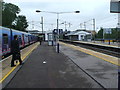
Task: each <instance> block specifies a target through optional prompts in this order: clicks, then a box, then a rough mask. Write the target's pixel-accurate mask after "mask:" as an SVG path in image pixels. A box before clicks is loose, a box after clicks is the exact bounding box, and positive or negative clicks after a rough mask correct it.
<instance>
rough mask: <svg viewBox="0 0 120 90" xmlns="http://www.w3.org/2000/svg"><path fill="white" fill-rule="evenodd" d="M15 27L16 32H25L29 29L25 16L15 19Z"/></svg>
mask: <svg viewBox="0 0 120 90" xmlns="http://www.w3.org/2000/svg"><path fill="white" fill-rule="evenodd" d="M13 26H14V27H13V28H14V29H16V30H20V31H25V30H26V28H27V27H28V22H27V20H26V17H25V16H23V15H19V16H18V17H17V18H16V19H15V21H14V25H13Z"/></svg>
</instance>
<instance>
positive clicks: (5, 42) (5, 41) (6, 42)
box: [3, 34, 8, 44]
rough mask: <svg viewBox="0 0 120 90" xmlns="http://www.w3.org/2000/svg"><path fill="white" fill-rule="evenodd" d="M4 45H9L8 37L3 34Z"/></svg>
mask: <svg viewBox="0 0 120 90" xmlns="http://www.w3.org/2000/svg"><path fill="white" fill-rule="evenodd" d="M3 44H8V35H7V34H3Z"/></svg>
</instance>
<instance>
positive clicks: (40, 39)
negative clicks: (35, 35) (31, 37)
mask: <svg viewBox="0 0 120 90" xmlns="http://www.w3.org/2000/svg"><path fill="white" fill-rule="evenodd" d="M39 41H40V45H41V44H42V37H40V38H39Z"/></svg>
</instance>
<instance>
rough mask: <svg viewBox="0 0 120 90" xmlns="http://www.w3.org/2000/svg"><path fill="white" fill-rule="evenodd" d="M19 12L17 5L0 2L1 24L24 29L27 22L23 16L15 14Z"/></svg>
mask: <svg viewBox="0 0 120 90" xmlns="http://www.w3.org/2000/svg"><path fill="white" fill-rule="evenodd" d="M19 13H20V8H19V7H18V6H16V5H14V4H12V3H5V2H2V26H4V27H8V28H13V29H17V30H20V31H25V29H26V28H27V27H28V22H27V20H26V17H25V16H23V15H19V16H17V14H19Z"/></svg>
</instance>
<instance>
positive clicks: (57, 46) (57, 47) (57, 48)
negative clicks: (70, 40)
mask: <svg viewBox="0 0 120 90" xmlns="http://www.w3.org/2000/svg"><path fill="white" fill-rule="evenodd" d="M36 12H37V13H39V12H44V13H52V14H56V15H57V45H56V51H57V53H59V14H65V13H80V11H74V12H49V11H40V10H36Z"/></svg>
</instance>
